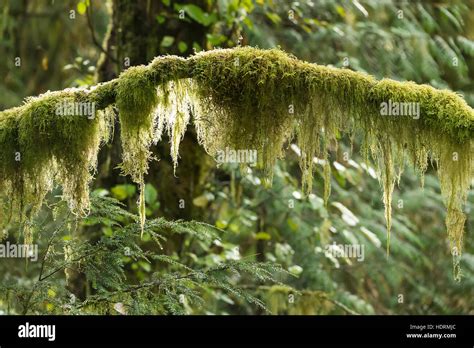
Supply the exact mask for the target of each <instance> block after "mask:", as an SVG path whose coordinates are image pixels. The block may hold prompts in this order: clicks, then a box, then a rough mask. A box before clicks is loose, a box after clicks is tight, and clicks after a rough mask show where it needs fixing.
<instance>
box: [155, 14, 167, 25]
mask: <svg viewBox="0 0 474 348" xmlns="http://www.w3.org/2000/svg"><path fill="white" fill-rule="evenodd" d="M156 20H157V21H158V23H159V24H163V23H164V22H165V20H166V17H165V16H161V15H158V16H156Z"/></svg>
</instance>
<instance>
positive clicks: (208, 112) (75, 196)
mask: <svg viewBox="0 0 474 348" xmlns="http://www.w3.org/2000/svg"><path fill="white" fill-rule="evenodd" d="M64 101H87V102H94V103H95V105H96V109H97V110H102V109H105V108H106V107H108V106H110V105H112V104H115V105H116V106H117V107H118V109H119V119H120V123H121V140H122V146H123V163H122V169H123V172H124V173H125V174H127V175H130V176H131V177H132V179H133V180H134V181H135V182H137V183H139V184H140V186H141V187H143V177H144V175H145V174H146V173H147V170H148V163H149V160H150V156H151V152H150V146H151V145H152V144H153V143H154V142H157V141H159V140H160V139H161V134H162V132H163V131H165V130H166V131H167V132H168V134H169V136H170V139H171V156H172V158H173V161H174V163H175V166H176V164H177V161H178V148H179V143H180V140H181V138H182V136H183V134H184V132H185V130H186V127H187V124H188V123H189V122H190V120H191V116H193V121H194V124H195V126H196V130H197V134H198V139H199V141H200V143H201V144H202V145H203V146H204V148H205V149H206V151H207V152H208V153H209V154H211V155H212V156H215V155H216V154H217V153H218V151H220V150H224V149H226V148H230V149H234V150H257V153H258V165H259V166H260V167H261V168H262V169H263V171H264V173H265V175H266V177H267V178H269V179H270V180H271V176H272V169H273V166H274V164H275V162H276V160H277V159H278V158H279V157H281V156H282V155H283V149H284V145H285V144H286V143H288V141H290V140H291V139H293V138H294V137H295V138H296V143H297V145H298V146H299V148H300V150H301V156H300V166H301V169H302V171H303V180H302V182H303V186H304V189H305V191H307V192H309V191H311V185H312V179H313V160H314V157H318V158H321V159H327V158H328V155H327V154H328V151H329V145H330V144H337V141H338V140H339V139H340V138H341V135H342V134H344V133H346V134H348V135H349V136H351V137H353V136H354V134H355V133H361V134H362V135H363V147H362V148H363V149H364V150H363V152H364V154H366V155H367V156H368V154H372V156H373V158H374V160H375V163H376V165H377V166H378V172H379V176H380V180H381V184H382V187H383V189H384V195H383V200H384V203H385V207H386V214H385V215H386V219H387V227H388V229H390V221H391V208H390V204H391V202H390V200H391V199H390V197H391V192H392V190H393V186H394V183H395V181H396V179H397V178H399V176H400V173H401V172H402V170H403V163H404V160H405V158H407V159H409V160H410V161H411V162H412V164H413V165H414V166H415V168H416V169H417V171H418V173H420V175H421V176H422V175H423V173H424V172H425V170H426V168H427V160H428V158H429V157H430V158H431V159H432V160H434V161H436V162H437V166H438V174H439V176H440V182H441V188H442V192H443V197H444V200H445V203H446V206H447V208H448V214H447V220H446V224H447V227H448V234H449V236H450V239H451V242H452V243H453V245H454V246H456V247H457V248H458V250H459V251H460V250H461V246H462V245H461V244H462V231H463V225H464V219H463V218H461V216H463V214H462V211H463V204H464V202H465V199H466V193H467V190H468V188H469V184H470V180H471V178H472V172H471V170H472V164H471V161H472V157H473V153H472V149H471V146H472V143H473V141H474V140H473V139H474V111H473V110H472V109H471V108H470V107H469V106H468V105H467V104H466V102H465V101H464V100H463V99H462V98H461V97H460V96H458V95H456V94H455V93H453V92H449V91H440V90H436V89H434V88H432V87H430V86H427V85H417V84H415V83H412V82H397V81H393V80H388V79H383V80H381V81H377V80H376V79H375V78H373V77H372V76H369V75H366V74H361V73H358V72H354V71H350V70H347V69H336V68H332V67H326V66H320V65H316V64H311V63H307V62H302V61H300V60H298V59H296V58H295V57H293V56H291V55H288V54H286V53H285V52H283V51H281V50H277V49H273V50H259V49H255V48H250V47H243V48H235V49H224V50H214V51H208V52H202V53H199V54H196V55H194V56H192V57H190V58H188V59H184V58H180V57H176V56H165V57H157V58H155V59H154V60H153V61H152V62H151V63H150V64H149V65H147V66H137V67H132V68H130V69H128V70H126V71H125V72H123V73H122V74H121V75H120V76H119V77H118V78H117V79H115V80H112V81H110V82H107V83H103V84H99V85H97V86H94V87H92V88H90V89H88V90H86V89H76V90H65V91H62V92H54V93H46V94H44V95H42V96H40V97H37V98H31V99H29V100H27V101H26V103H25V105H23V106H21V107H19V108H14V109H10V110H7V111H4V112H1V113H0V145H1V149H2V151H1V153H0V156H1V160H2V163H1V164H0V187H1V188H2V190H6V191H9V192H12V197H15V200H16V201H18V202H23V201H27V202H30V203H31V202H33V203H34V204H35V206H38V205H39V204H40V202H41V201H42V197H43V196H44V195H45V193H46V192H47V191H48V190H50V189H51V187H52V184H53V181H54V180H56V181H57V182H59V183H60V184H61V185H62V186H63V187H64V194H65V197H66V198H67V199H68V200H69V202H70V205H71V207H72V208H73V209H75V210H77V211H79V212H84V211H86V210H87V205H88V202H87V186H88V183H89V181H90V179H91V174H90V173H91V171H92V170H93V168H94V166H95V161H96V154H97V149H98V147H99V145H100V143H101V141H104V135H103V133H104V132H103V130H104V129H107V128H108V124H110V122H111V120H110V116H107V115H109V113H100V114H99V117H97V118H96V119H94V120H92V121H91V120H87V119H85V118H74V117H58V116H57V115H56V114H55V113H54V105H55V104H57V103H60V102H64ZM390 101H392V102H398V103H416V105H417V106H419V114H416V115H415V116H416V117H413V116H414V115H405V116H382V115H381V105H382V103H388V102H390ZM104 134H105V133H104ZM38 148H39V150H38ZM16 152H20V153H22V156H23V159H22V161H20V162H18V161H16V160H14V159H12V154H13V153H16ZM329 173H330V166H329V165H326V166H325V167H324V176H325V177H326V183H327V184H326V185H325V192H326V195H327V194H328V192H329V190H330V187H329V186H328V185H329V180H328V179H327V177H328V176H329ZM140 197H143V195H140ZM25 198H26V199H25ZM139 203H140V204H139V206H140V207H141V210H143V202H142V201H140V202H139ZM19 205H20V206H21V205H22V203H19ZM141 221H142V222H143V221H144V220H143V217H142V219H141Z"/></svg>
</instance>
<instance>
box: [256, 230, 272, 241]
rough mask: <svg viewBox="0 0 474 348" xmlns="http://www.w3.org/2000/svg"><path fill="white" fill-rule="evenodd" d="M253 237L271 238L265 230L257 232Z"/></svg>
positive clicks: (259, 238) (257, 238)
mask: <svg viewBox="0 0 474 348" xmlns="http://www.w3.org/2000/svg"><path fill="white" fill-rule="evenodd" d="M255 239H256V240H270V239H272V236H271V235H270V234H268V233H267V232H258V233H257V234H255Z"/></svg>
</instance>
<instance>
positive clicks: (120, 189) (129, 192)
mask: <svg viewBox="0 0 474 348" xmlns="http://www.w3.org/2000/svg"><path fill="white" fill-rule="evenodd" d="M136 191H137V188H136V187H135V186H134V185H117V186H115V187H113V188H112V190H111V192H112V196H113V197H114V198H116V199H118V200H119V201H123V200H125V199H127V198H128V197H133V196H134V195H135V192H136Z"/></svg>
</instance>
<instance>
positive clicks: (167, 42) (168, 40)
mask: <svg viewBox="0 0 474 348" xmlns="http://www.w3.org/2000/svg"><path fill="white" fill-rule="evenodd" d="M173 42H174V37H172V36H165V37H163V40H161V47H170V46H171V45H172V44H173Z"/></svg>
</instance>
